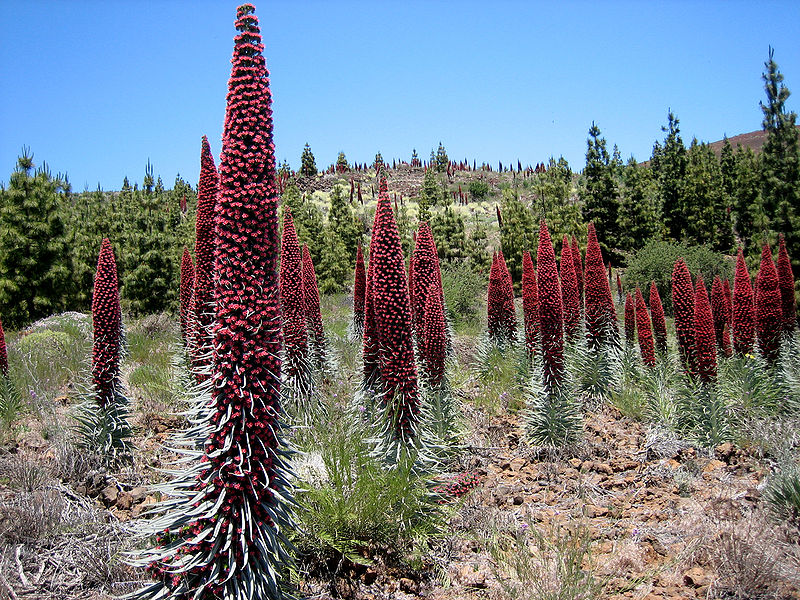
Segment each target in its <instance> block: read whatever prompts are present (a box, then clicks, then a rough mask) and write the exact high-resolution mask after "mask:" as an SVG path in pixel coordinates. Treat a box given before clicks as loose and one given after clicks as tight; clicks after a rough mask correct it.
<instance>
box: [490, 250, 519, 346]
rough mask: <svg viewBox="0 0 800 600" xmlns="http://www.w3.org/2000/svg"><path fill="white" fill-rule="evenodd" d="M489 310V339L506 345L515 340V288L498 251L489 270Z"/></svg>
mask: <svg viewBox="0 0 800 600" xmlns="http://www.w3.org/2000/svg"><path fill="white" fill-rule="evenodd" d="M487 312H488V318H487V323H488V329H489V339H491V340H492V341H493V342H494V343H495V344H498V345H504V344H505V343H507V342H508V341H511V340H513V339H514V333H515V330H516V326H517V323H516V315H515V313H514V296H513V288H512V287H511V275H510V274H509V272H508V267H507V266H506V261H505V259H504V258H503V253H502V252H496V253H495V254H494V255H493V256H492V268H491V270H490V271H489V290H488V304H487Z"/></svg>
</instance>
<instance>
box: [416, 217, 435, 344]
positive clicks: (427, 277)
mask: <svg viewBox="0 0 800 600" xmlns="http://www.w3.org/2000/svg"><path fill="white" fill-rule="evenodd" d="M410 266H411V275H410V278H411V282H412V284H411V290H412V295H411V300H412V306H413V312H414V329H415V331H416V332H417V339H418V340H419V345H420V347H423V348H424V347H425V309H426V307H427V303H428V295H429V294H431V293H437V294H438V293H439V290H441V289H442V274H441V271H440V270H439V255H438V254H437V252H436V244H435V243H434V241H433V234H432V233H431V228H430V226H429V225H428V223H426V222H425V221H423V222H421V223H420V224H419V233H418V234H417V242H416V245H415V247H414V255H413V258H412V260H411V262H410Z"/></svg>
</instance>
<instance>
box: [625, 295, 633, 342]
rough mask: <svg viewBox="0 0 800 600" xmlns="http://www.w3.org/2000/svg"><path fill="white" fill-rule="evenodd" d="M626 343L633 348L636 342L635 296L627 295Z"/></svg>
mask: <svg viewBox="0 0 800 600" xmlns="http://www.w3.org/2000/svg"><path fill="white" fill-rule="evenodd" d="M624 325H625V343H626V344H628V345H629V346H632V345H633V344H634V342H635V341H636V312H635V310H634V304H633V296H631V293H630V292H628V293H627V294H625V316H624Z"/></svg>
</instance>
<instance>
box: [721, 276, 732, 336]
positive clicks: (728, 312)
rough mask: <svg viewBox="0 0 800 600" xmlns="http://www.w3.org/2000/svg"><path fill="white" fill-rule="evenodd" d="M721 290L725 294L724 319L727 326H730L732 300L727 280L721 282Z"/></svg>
mask: <svg viewBox="0 0 800 600" xmlns="http://www.w3.org/2000/svg"><path fill="white" fill-rule="evenodd" d="M722 289H723V290H724V292H725V318H726V321H727V323H728V325H730V324H731V322H732V320H733V299H732V295H731V284H730V283H729V282H728V280H727V279H726V280H725V281H723V282H722Z"/></svg>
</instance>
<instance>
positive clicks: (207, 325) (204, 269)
mask: <svg viewBox="0 0 800 600" xmlns="http://www.w3.org/2000/svg"><path fill="white" fill-rule="evenodd" d="M218 193H219V174H218V173H217V167H216V166H215V165H214V157H213V156H212V155H211V146H210V145H209V143H208V139H207V138H206V136H203V141H202V144H201V148H200V180H199V181H198V184H197V217H196V222H195V242H194V258H195V268H194V293H193V294H192V302H191V310H190V312H189V315H190V323H189V329H190V331H191V343H190V348H191V354H192V370H193V371H194V374H195V377H196V378H197V381H198V382H203V381H205V380H206V379H208V377H209V376H210V374H211V360H212V352H213V350H212V342H213V332H212V324H213V322H214V312H215V309H214V206H215V205H216V204H217V195H218Z"/></svg>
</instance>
